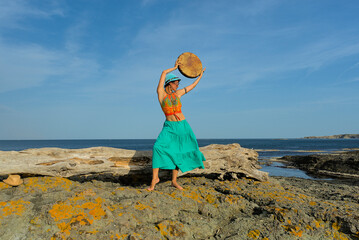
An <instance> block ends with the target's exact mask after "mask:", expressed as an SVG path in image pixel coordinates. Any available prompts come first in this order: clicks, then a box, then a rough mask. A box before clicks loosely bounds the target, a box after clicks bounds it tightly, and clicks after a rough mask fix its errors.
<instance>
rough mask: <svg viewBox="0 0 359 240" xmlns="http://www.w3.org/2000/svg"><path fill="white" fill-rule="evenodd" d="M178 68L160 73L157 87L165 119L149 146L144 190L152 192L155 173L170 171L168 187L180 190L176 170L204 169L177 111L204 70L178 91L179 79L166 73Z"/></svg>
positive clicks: (201, 157) (182, 116)
mask: <svg viewBox="0 0 359 240" xmlns="http://www.w3.org/2000/svg"><path fill="white" fill-rule="evenodd" d="M177 68H178V61H177V62H176V64H175V66H174V67H173V68H170V69H167V70H164V71H163V72H162V75H161V78H160V81H159V83H158V86H157V95H158V101H159V102H160V105H161V107H162V110H163V112H164V113H165V115H166V121H165V123H164V124H163V129H162V131H161V133H160V134H159V136H158V138H157V140H156V143H155V144H154V146H153V155H152V168H153V175H152V182H151V185H150V187H149V188H148V189H147V190H149V191H152V190H153V189H155V185H156V184H157V183H158V182H159V181H160V179H159V177H158V172H159V169H160V168H161V169H171V170H172V185H173V186H174V187H176V188H178V189H180V190H182V189H183V188H182V187H181V186H180V185H179V184H178V183H177V175H178V170H181V172H187V171H190V170H192V169H195V168H204V166H203V161H206V159H205V158H204V156H203V154H202V153H201V152H200V151H199V148H198V143H197V140H196V136H195V135H194V133H193V131H192V129H191V127H190V126H189V124H188V123H187V121H186V119H185V117H184V115H183V113H182V111H181V107H182V104H181V101H180V99H181V97H182V96H183V95H185V94H186V93H188V92H190V91H191V90H192V89H193V88H194V87H196V86H197V84H198V82H199V81H200V80H201V78H202V75H203V72H204V70H205V68H204V69H203V70H202V72H201V74H200V75H199V77H198V78H197V79H196V80H195V81H194V82H193V83H192V84H191V85H189V86H187V87H185V88H182V89H179V90H177V88H178V85H179V82H180V81H181V79H179V78H178V77H177V76H176V75H174V74H172V73H170V72H172V71H174V70H176V69H177Z"/></svg>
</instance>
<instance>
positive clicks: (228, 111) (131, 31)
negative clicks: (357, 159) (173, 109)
mask: <svg viewBox="0 0 359 240" xmlns="http://www.w3.org/2000/svg"><path fill="white" fill-rule="evenodd" d="M358 12H359V2H358V1H357V0H352V1H350V0H346V1H339V0H338V1H331V0H316V1H309V0H297V1H295V0H293V1H287V0H283V1H282V0H253V1H246V0H243V1H240V0H234V1H230V0H228V1H212V0H206V1H196V0H192V1H189V0H182V1H172V0H142V1H140V0H139V1H130V0H128V1H125V0H122V1H121V0H118V1H115V0H113V1H100V0H98V1H95V0H86V1H85V0H83V1H77V0H71V1H70V0H68V1H65V0H63V1H26V0H22V1H21V0H1V1H0V139H127V138H131V139H133V138H156V137H157V136H158V134H159V132H160V131H161V128H162V125H163V121H164V119H165V118H164V114H163V113H162V111H161V108H160V105H159V103H158V100H157V96H156V87H157V83H158V80H159V77H160V75H161V72H162V71H163V70H164V69H167V68H170V67H172V66H173V65H174V62H175V60H176V59H177V57H178V56H179V55H180V54H181V53H183V52H193V53H195V54H196V55H197V56H199V57H200V59H201V60H202V63H203V65H204V66H205V67H207V70H206V72H205V73H204V76H203V78H202V80H201V81H200V83H199V84H198V85H197V87H196V88H195V89H194V90H193V91H192V92H190V93H189V94H187V95H185V96H184V97H183V98H182V103H183V107H182V110H183V113H184V114H185V116H186V118H187V120H188V122H189V123H190V125H191V126H192V128H193V130H194V132H195V134H196V136H197V138H292V137H304V136H310V135H332V134H340V133H359V124H358V123H359V94H358V90H359V28H358V26H359V14H358ZM175 74H178V75H179V76H181V74H180V73H179V72H177V71H176V72H175ZM181 77H182V81H181V85H180V86H182V87H183V86H186V85H188V84H190V83H191V82H192V81H193V80H192V79H186V78H185V77H183V76H181Z"/></svg>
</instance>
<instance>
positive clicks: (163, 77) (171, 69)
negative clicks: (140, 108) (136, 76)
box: [157, 61, 178, 94]
mask: <svg viewBox="0 0 359 240" xmlns="http://www.w3.org/2000/svg"><path fill="white" fill-rule="evenodd" d="M177 68H178V62H177V61H176V63H175V66H174V67H173V68H169V69H166V70H163V72H162V74H161V77H160V81H159V83H158V86H157V94H162V93H165V90H164V88H163V85H164V84H165V79H166V75H167V73H170V72H172V71H174V70H176V69H177Z"/></svg>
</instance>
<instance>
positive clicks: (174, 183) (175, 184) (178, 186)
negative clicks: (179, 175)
mask: <svg viewBox="0 0 359 240" xmlns="http://www.w3.org/2000/svg"><path fill="white" fill-rule="evenodd" d="M172 186H174V187H175V188H177V189H179V190H183V187H181V186H180V185H178V183H177V182H172Z"/></svg>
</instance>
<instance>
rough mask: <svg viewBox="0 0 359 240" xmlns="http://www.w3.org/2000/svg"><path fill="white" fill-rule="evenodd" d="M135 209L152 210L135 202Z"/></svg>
mask: <svg viewBox="0 0 359 240" xmlns="http://www.w3.org/2000/svg"><path fill="white" fill-rule="evenodd" d="M135 208H136V209H137V210H144V209H149V210H152V208H151V207H150V206H147V205H144V204H143V203H141V202H136V205H135Z"/></svg>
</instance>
